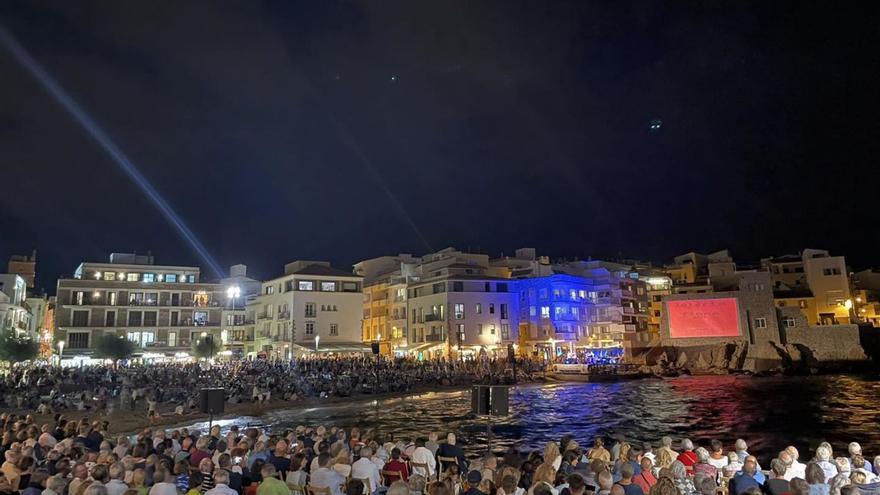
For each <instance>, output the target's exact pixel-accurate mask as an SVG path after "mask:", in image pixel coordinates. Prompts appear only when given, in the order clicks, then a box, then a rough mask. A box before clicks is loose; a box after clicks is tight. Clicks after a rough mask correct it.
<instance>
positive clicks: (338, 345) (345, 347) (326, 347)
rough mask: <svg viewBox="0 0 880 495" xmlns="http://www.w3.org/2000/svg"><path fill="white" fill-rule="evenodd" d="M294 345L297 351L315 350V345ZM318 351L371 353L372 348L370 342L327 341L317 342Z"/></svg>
mask: <svg viewBox="0 0 880 495" xmlns="http://www.w3.org/2000/svg"><path fill="white" fill-rule="evenodd" d="M294 347H297V348H298V349H297V350H298V351H299V352H306V353H308V352H315V346H306V345H300V344H294ZM318 352H319V353H321V352H365V353H370V354H372V353H373V348H372V347H371V346H370V344H364V343H363V342H328V343H326V344H324V343H323V342H321V343H319V344H318Z"/></svg>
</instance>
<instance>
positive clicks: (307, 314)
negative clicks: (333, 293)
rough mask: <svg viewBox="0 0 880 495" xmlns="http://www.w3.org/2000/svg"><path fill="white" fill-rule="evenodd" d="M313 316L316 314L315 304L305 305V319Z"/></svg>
mask: <svg viewBox="0 0 880 495" xmlns="http://www.w3.org/2000/svg"><path fill="white" fill-rule="evenodd" d="M315 314H316V311H315V303H306V312H305V317H306V318H314V317H315Z"/></svg>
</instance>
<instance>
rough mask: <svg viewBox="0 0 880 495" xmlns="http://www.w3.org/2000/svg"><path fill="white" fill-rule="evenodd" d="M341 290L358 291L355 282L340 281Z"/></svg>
mask: <svg viewBox="0 0 880 495" xmlns="http://www.w3.org/2000/svg"><path fill="white" fill-rule="evenodd" d="M342 292H359V290H358V284H357V282H342Z"/></svg>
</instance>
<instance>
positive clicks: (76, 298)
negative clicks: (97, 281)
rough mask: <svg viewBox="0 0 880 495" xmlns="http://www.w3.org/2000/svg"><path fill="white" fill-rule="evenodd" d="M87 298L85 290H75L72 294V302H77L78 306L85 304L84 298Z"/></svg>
mask: <svg viewBox="0 0 880 495" xmlns="http://www.w3.org/2000/svg"><path fill="white" fill-rule="evenodd" d="M84 299H85V292H83V291H80V290H78V291H75V292H72V293H71V294H70V303H71V304H76V305H77V306H82V305H83V300H84Z"/></svg>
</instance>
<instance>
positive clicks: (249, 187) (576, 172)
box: [0, 0, 880, 291]
mask: <svg viewBox="0 0 880 495" xmlns="http://www.w3.org/2000/svg"><path fill="white" fill-rule="evenodd" d="M865 5H868V4H867V3H864V2H849V3H846V2H807V1H766V0H763V1H755V2H746V1H731V2H718V1H711V2H706V1H694V2H659V1H655V2H644V1H633V2H629V1H627V2H593V1H573V2H561V1H560V2H555V1H526V2H518V1H512V0H503V1H498V2H489V1H466V2H450V1H430V2H429V1H412V0H405V1H390V0H377V1H373V2H334V1H329V0H321V1H310V2H304V3H298V2H288V1H284V2H280V1H279V2H257V1H242V2H213V1H212V2H197V1H185V2H177V1H175V2H148V1H141V2H119V1H115V0H113V1H90V2H70V1H66V0H65V1H57V2H52V1H41V2H16V1H7V2H2V3H0V23H2V25H3V26H4V27H5V28H6V29H8V30H9V31H10V32H11V33H12V34H13V35H14V36H15V37H16V38H17V39H18V41H19V42H20V43H21V44H22V45H23V46H25V47H26V48H27V49H28V50H29V51H30V53H31V54H32V55H33V56H34V58H36V59H37V60H38V61H39V62H40V63H41V64H43V65H44V67H45V68H46V69H47V70H48V71H49V72H50V73H51V74H52V75H53V76H54V77H55V79H56V80H57V81H58V82H59V83H60V84H61V85H62V86H63V87H64V88H66V89H67V91H68V92H69V93H70V94H71V95H72V96H73V97H74V98H75V99H76V100H77V101H78V102H79V103H80V105H81V106H82V107H83V108H85V109H86V110H87V111H88V112H90V113H91V115H92V116H93V118H94V119H95V120H96V121H97V122H99V123H100V124H101V126H102V127H103V128H104V129H105V130H106V132H107V133H108V134H109V135H110V136H111V137H112V138H113V139H114V140H115V141H116V142H117V144H118V145H119V146H120V147H121V148H122V149H123V150H124V151H125V152H126V153H127V154H128V156H129V157H130V158H131V159H132V161H133V162H135V163H136V164H137V165H138V167H139V168H140V169H141V171H142V172H143V174H144V175H145V176H146V177H147V178H148V179H149V180H150V181H151V182H152V183H153V184H154V185H155V187H156V188H157V189H158V190H159V191H160V192H161V194H162V195H163V196H164V197H165V198H166V199H167V201H168V202H169V203H170V204H171V205H172V206H173V207H174V208H175V209H176V210H177V212H178V213H179V215H180V216H181V217H182V218H183V219H184V221H185V222H186V223H187V224H188V225H189V227H190V228H191V229H192V230H193V231H194V232H195V233H196V235H197V236H198V237H199V238H200V239H201V241H202V242H203V243H204V245H205V246H207V248H208V250H209V251H210V252H211V254H212V255H213V257H214V258H216V260H217V262H218V263H219V264H220V265H221V266H224V267H225V266H228V265H230V264H233V263H237V262H242V263H246V264H247V265H249V266H250V267H251V272H252V274H253V275H255V276H257V277H263V278H267V277H270V276H274V275H277V274H279V273H280V272H281V270H282V264H283V263H285V262H287V261H290V260H293V259H328V260H330V261H332V262H333V263H334V264H337V265H339V266H340V267H343V268H345V267H347V265H350V264H351V263H352V262H355V261H358V260H360V259H364V258H368V257H373V256H378V255H382V254H394V253H398V252H411V253H416V254H421V253H424V252H425V251H426V250H427V249H428V247H427V246H430V247H431V248H434V249H440V248H443V247H445V246H448V245H454V246H457V247H459V248H462V249H466V248H468V247H469V248H471V249H472V250H477V249H479V250H481V251H482V252H488V253H492V254H498V253H500V252H502V251H503V252H505V253H512V251H513V250H514V249H515V248H517V247H520V246H534V247H537V248H538V249H539V252H541V253H544V254H550V255H552V256H575V255H579V256H588V255H592V256H594V257H610V256H617V255H623V256H627V257H639V258H645V259H653V260H656V261H662V260H666V259H668V258H669V257H671V256H673V255H675V254H679V253H681V252H686V251H690V250H702V251H705V250H714V249H719V248H724V247H728V248H730V249H731V250H732V251H733V254H734V256H735V257H736V258H737V259H738V260H744V261H750V260H752V259H757V258H758V257H759V256H761V255H768V254H783V253H788V252H797V251H798V250H800V249H802V248H804V247H819V248H827V249H831V250H832V251H833V252H834V253H836V254H845V255H847V257H848V259H849V261H850V263H851V264H852V265H854V266H855V267H857V268H860V267H864V266H868V265H872V264H878V265H880V260H878V253H877V252H876V250H875V249H876V247H877V245H878V242H877V241H878V234H877V231H876V229H875V223H876V213H877V210H876V207H875V205H876V203H877V200H876V193H875V191H874V185H875V184H876V183H877V180H878V178H880V177H878V176H880V172H878V170H877V166H876V162H877V156H878V151H880V150H878V148H880V145H878V143H880V132H878V131H880V125H878V115H880V114H878V112H880V101H878V100H880V97H878V94H880V91H878V89H877V84H878V79H877V75H878V74H880V49H878V47H880V34H878V33H880V30H878V29H877V26H878V19H880V16H878V11H877V7H876V3H875V4H874V7H871V8H872V10H864V8H865ZM0 80H2V86H0V88H2V91H0V171H2V176H0V177H2V194H0V208H2V210H0V212H2V214H0V259H3V260H5V259H6V257H7V256H8V255H9V254H11V253H27V252H29V251H30V250H31V249H32V248H36V249H37V250H38V251H39V253H40V254H39V256H40V262H39V267H38V268H39V277H40V280H39V285H41V286H43V287H46V288H47V289H49V290H50V291H53V290H54V279H55V278H56V277H57V276H58V275H59V274H70V273H71V272H72V270H73V269H74V268H75V266H76V264H77V263H79V262H80V261H82V260H103V259H105V257H106V254H107V253H109V252H111V251H133V250H136V251H138V252H146V251H147V250H152V252H153V254H154V255H155V256H156V257H157V261H159V262H163V263H167V264H178V263H180V264H198V265H200V266H202V267H203V269H205V270H206V271H207V264H206V263H204V262H203V261H202V260H201V259H200V258H199V257H198V256H197V255H196V254H195V252H194V251H193V250H192V249H191V247H190V246H189V245H188V244H187V243H186V242H185V241H184V240H182V238H181V236H180V235H178V233H177V231H176V230H175V229H174V228H173V227H171V226H170V224H169V222H168V221H167V219H166V218H165V217H164V216H163V215H162V214H160V213H159V211H158V210H157V208H156V206H155V205H154V204H153V203H152V202H151V201H150V200H149V199H147V197H146V196H145V195H144V194H143V193H142V191H141V190H140V189H139V188H138V187H137V186H136V185H134V184H133V182H132V181H131V180H130V179H129V178H128V177H127V176H126V175H125V174H123V173H122V172H121V171H120V169H119V167H118V166H117V165H116V164H115V163H114V162H113V161H112V160H111V159H110V158H109V157H108V155H107V154H106V153H105V152H104V151H103V150H102V149H101V148H100V147H99V146H98V145H96V143H95V141H94V140H93V139H92V138H91V137H90V135H89V134H88V133H87V132H85V131H84V130H83V128H82V127H80V126H79V124H78V123H77V122H76V121H75V120H74V119H72V118H71V117H70V115H69V114H67V113H66V112H65V111H64V110H63V108H62V107H60V106H59V105H58V104H57V103H56V102H55V101H54V100H53V99H52V98H51V97H50V96H49V94H48V93H47V92H46V91H45V90H44V89H43V88H42V87H41V86H40V85H39V84H38V83H37V82H36V80H35V79H34V78H32V77H31V76H30V75H29V74H28V73H27V72H26V71H25V70H24V69H23V68H22V67H21V66H20V65H19V64H17V63H16V62H15V60H14V59H13V58H12V57H11V56H10V53H9V52H8V51H6V50H0ZM654 119H660V120H662V127H661V128H660V129H659V130H658V131H656V132H652V131H651V129H650V127H651V122H652V120H654Z"/></svg>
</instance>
